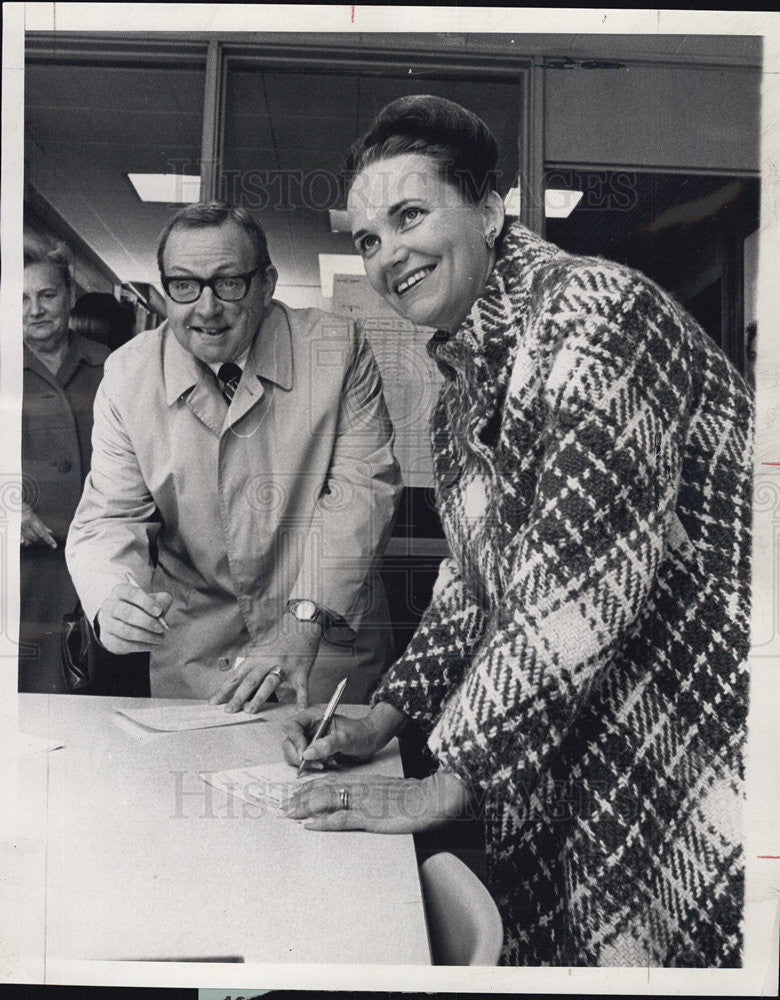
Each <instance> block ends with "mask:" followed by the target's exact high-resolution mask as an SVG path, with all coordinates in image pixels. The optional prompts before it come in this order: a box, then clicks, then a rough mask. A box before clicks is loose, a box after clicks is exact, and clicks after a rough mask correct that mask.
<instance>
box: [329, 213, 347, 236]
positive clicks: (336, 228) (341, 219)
mask: <svg viewBox="0 0 780 1000" xmlns="http://www.w3.org/2000/svg"><path fill="white" fill-rule="evenodd" d="M328 215H329V216H330V231H331V232H332V233H349V232H352V227H351V226H350V224H349V216H348V215H347V213H346V212H344V211H343V210H342V209H340V208H329V209H328Z"/></svg>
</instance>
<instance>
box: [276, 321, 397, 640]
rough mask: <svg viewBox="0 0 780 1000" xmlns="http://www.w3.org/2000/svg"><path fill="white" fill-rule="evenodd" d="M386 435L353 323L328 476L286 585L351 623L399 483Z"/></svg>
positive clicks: (373, 377)
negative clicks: (298, 565)
mask: <svg viewBox="0 0 780 1000" xmlns="http://www.w3.org/2000/svg"><path fill="white" fill-rule="evenodd" d="M393 437H394V435H393V425H392V423H391V421H390V416H389V414H388V412H387V406H386V405H385V399H384V395H383V393H382V379H381V376H380V373H379V368H378V366H377V363H376V360H375V359H374V355H373V352H372V351H371V348H370V346H369V344H368V342H367V340H366V339H365V336H364V335H363V334H362V333H355V332H354V330H353V339H352V343H351V345H350V354H349V361H348V363H347V365H346V370H345V375H344V381H343V386H342V393H341V400H340V407H339V416H338V421H337V427H336V433H335V441H334V445H333V452H332V456H331V461H330V466H329V469H328V474H327V479H326V482H325V486H324V488H323V490H322V492H321V495H320V497H319V500H318V501H317V504H316V506H315V510H314V516H313V518H312V522H311V527H310V528H309V530H308V534H307V536H306V538H305V539H304V548H303V558H302V563H301V569H300V572H299V573H298V576H297V579H296V580H295V582H294V584H293V586H292V589H291V592H290V597H291V598H308V599H309V600H313V601H315V602H316V603H317V604H319V605H320V606H321V607H324V608H327V609H328V610H329V611H333V612H335V613H336V614H339V615H343V616H344V617H345V618H346V619H347V621H348V622H349V623H350V624H351V625H353V627H355V626H356V625H357V623H358V622H362V623H363V624H367V623H368V620H369V619H368V616H370V608H369V607H361V606H359V602H358V597H359V596H362V595H361V591H362V594H363V595H364V594H365V593H366V592H365V591H364V590H363V584H364V583H365V581H366V577H367V575H368V572H369V570H370V569H371V567H372V566H373V564H374V562H375V560H376V558H377V556H378V555H381V553H382V551H383V550H384V547H385V544H386V543H387V538H388V536H389V534H390V530H391V528H392V523H393V518H394V516H395V509H396V506H397V504H398V500H399V498H400V495H401V489H402V487H403V483H402V480H401V472H400V468H399V465H398V462H397V461H396V458H395V455H394V453H393ZM367 600H370V595H368V597H367Z"/></svg>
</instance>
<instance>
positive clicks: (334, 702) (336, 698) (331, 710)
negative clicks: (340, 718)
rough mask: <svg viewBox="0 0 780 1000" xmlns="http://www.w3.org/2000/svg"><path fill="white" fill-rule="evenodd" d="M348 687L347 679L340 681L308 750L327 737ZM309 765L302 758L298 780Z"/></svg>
mask: <svg viewBox="0 0 780 1000" xmlns="http://www.w3.org/2000/svg"><path fill="white" fill-rule="evenodd" d="M346 686H347V678H346V677H345V678H344V679H343V680H342V681H339V684H338V687H337V688H336V690H335V691H334V692H333V697H332V698H331V699H330V701H329V702H328V707H327V708H326V709H325V714H324V715H323V716H322V718H321V719H320V724H319V725H318V726H317V731H316V732H315V734H314V736H313V738H312V740H311V742H310V743H309V746H307V747H306V750H308V749H309V747H310V746H311V745H312V743H316V742H317V740H318V739H319V738H320V737H321V736H324V735H325V731H326V730H327V728H328V726H329V725H330V721H331V719H332V718H333V716H334V715H335V714H336V709H337V708H338V707H339V702H340V701H341V696H342V695H343V694H344V688H345V687H346ZM305 752H306V751H304V753H305ZM308 763H309V762H308V761H307V760H304V759H303V756H301V762H300V764H299V765H298V773H297V775H296V777H297V778H300V776H301V772H302V771H303V769H304V767H305V766H306V765H307V764H308Z"/></svg>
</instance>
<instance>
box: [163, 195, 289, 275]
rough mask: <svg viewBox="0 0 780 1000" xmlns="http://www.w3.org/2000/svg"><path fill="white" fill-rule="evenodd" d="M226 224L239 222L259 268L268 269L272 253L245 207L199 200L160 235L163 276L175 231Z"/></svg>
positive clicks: (261, 231)
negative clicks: (171, 237) (250, 244)
mask: <svg viewBox="0 0 780 1000" xmlns="http://www.w3.org/2000/svg"><path fill="white" fill-rule="evenodd" d="M226 222H235V223H236V225H237V226H240V227H241V228H242V229H243V230H244V232H245V233H246V234H247V235H248V236H249V238H250V239H251V240H252V245H253V246H254V248H255V266H256V267H259V268H266V267H268V266H269V265H270V263H271V258H270V256H269V253H268V241H267V240H266V238H265V233H264V232H263V230H262V227H261V226H260V224H259V223H258V222H256V221H255V220H254V219H253V218H252V216H251V215H250V214H249V212H247V211H246V209H244V208H240V207H238V206H234V205H228V204H226V203H225V202H223V201H199V202H197V203H196V204H194V205H186V206H185V207H184V208H181V209H179V211H178V212H177V213H176V214H175V215H174V216H172V217H171V218H170V219H169V220H168V222H167V223H166V225H165V229H163V231H162V233H161V234H160V240H159V242H158V244H157V267H158V268H159V269H160V274H165V271H164V269H163V254H164V253H165V246H166V244H167V242H168V237H169V236H170V235H171V233H172V232H173V230H174V229H205V228H206V227H207V226H221V225H223V224H224V223H226Z"/></svg>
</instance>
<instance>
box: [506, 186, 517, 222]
mask: <svg viewBox="0 0 780 1000" xmlns="http://www.w3.org/2000/svg"><path fill="white" fill-rule="evenodd" d="M504 211H505V212H506V214H507V215H511V216H512V217H513V218H519V217H520V188H510V189H509V190H508V191H507V193H506V198H504Z"/></svg>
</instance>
